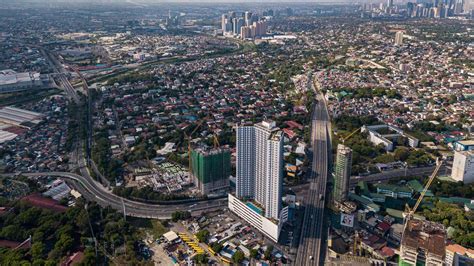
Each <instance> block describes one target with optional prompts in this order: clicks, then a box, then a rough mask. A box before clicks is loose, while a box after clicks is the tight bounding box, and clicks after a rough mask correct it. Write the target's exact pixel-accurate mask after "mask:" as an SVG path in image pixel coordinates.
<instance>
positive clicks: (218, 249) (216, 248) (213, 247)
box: [211, 242, 223, 253]
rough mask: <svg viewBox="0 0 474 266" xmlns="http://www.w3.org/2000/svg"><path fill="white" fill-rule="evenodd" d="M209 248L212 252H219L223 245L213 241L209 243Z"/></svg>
mask: <svg viewBox="0 0 474 266" xmlns="http://www.w3.org/2000/svg"><path fill="white" fill-rule="evenodd" d="M211 248H212V250H214V252H216V253H219V252H221V250H222V248H223V246H222V244H220V243H218V242H214V243H212V244H211Z"/></svg>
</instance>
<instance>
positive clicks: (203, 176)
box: [191, 149, 230, 194]
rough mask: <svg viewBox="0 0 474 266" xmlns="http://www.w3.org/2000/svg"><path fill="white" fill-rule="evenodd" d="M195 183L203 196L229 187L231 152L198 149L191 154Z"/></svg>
mask: <svg viewBox="0 0 474 266" xmlns="http://www.w3.org/2000/svg"><path fill="white" fill-rule="evenodd" d="M191 165H192V174H193V177H194V181H195V184H196V186H197V187H198V189H199V190H200V192H201V193H202V194H209V193H212V192H215V191H218V190H225V189H227V188H228V187H229V176H230V152H229V151H228V150H226V149H211V150H205V149H196V150H193V151H192V153H191Z"/></svg>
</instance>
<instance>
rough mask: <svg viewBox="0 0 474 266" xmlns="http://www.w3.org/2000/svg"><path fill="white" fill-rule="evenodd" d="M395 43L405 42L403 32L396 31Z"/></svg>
mask: <svg viewBox="0 0 474 266" xmlns="http://www.w3.org/2000/svg"><path fill="white" fill-rule="evenodd" d="M395 44H396V45H402V44H403V32H401V31H397V32H396V33H395Z"/></svg>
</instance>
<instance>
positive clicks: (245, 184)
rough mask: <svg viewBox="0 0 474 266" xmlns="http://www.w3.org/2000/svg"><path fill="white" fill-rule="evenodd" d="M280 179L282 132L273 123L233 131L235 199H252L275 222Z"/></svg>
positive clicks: (281, 168) (280, 187)
mask: <svg viewBox="0 0 474 266" xmlns="http://www.w3.org/2000/svg"><path fill="white" fill-rule="evenodd" d="M282 180H283V133H282V131H280V129H279V128H277V127H276V126H275V122H267V121H264V122H262V123H260V124H256V125H253V126H239V127H238V128H237V176H236V196H237V197H238V198H243V199H254V200H255V201H256V202H257V203H259V204H260V205H261V206H262V207H263V209H264V215H265V217H267V218H273V219H276V220H278V219H279V214H280V209H281V193H282Z"/></svg>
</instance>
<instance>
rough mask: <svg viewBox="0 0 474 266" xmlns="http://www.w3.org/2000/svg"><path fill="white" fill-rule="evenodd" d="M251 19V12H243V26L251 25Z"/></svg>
mask: <svg viewBox="0 0 474 266" xmlns="http://www.w3.org/2000/svg"><path fill="white" fill-rule="evenodd" d="M251 18H252V12H249V11H245V13H244V20H245V26H250V25H252V20H251Z"/></svg>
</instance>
